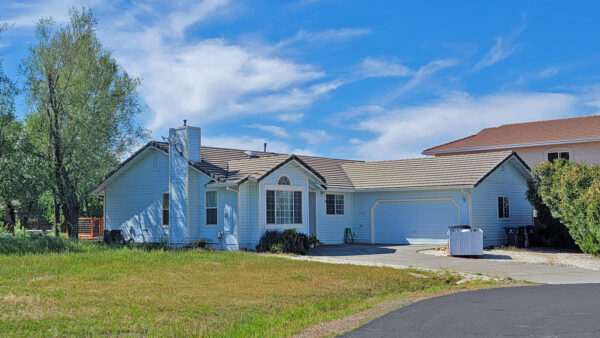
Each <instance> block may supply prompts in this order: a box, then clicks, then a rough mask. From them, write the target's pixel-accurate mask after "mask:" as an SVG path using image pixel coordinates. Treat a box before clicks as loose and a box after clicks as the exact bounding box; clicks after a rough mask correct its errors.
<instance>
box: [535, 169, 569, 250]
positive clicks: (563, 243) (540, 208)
mask: <svg viewBox="0 0 600 338" xmlns="http://www.w3.org/2000/svg"><path fill="white" fill-rule="evenodd" d="M532 175H533V179H531V180H529V181H528V182H527V186H528V190H527V199H528V200H529V202H530V203H531V205H533V207H534V208H535V210H536V212H537V223H536V225H535V232H536V234H537V235H538V238H539V242H538V245H546V246H553V247H562V248H564V247H568V248H575V247H576V244H575V242H574V241H573V238H571V235H570V234H569V230H568V229H567V227H566V226H565V225H564V224H562V222H561V221H560V220H559V219H558V218H555V217H552V213H551V212H550V209H549V208H548V206H547V205H546V204H545V203H544V201H543V200H542V197H541V196H540V194H539V193H538V190H539V189H540V187H545V186H546V185H543V184H542V183H540V180H542V179H544V178H545V177H546V176H545V175H546V174H542V173H541V172H536V171H534V172H532ZM530 240H531V239H530Z"/></svg>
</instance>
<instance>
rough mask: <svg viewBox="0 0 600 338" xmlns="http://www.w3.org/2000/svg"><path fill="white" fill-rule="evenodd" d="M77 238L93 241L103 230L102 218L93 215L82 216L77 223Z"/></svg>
mask: <svg viewBox="0 0 600 338" xmlns="http://www.w3.org/2000/svg"><path fill="white" fill-rule="evenodd" d="M78 228H79V229H78V230H79V239H82V240H88V241H95V240H96V239H97V237H98V236H102V233H103V232H104V219H102V218H95V217H83V218H80V219H79V223H78Z"/></svg>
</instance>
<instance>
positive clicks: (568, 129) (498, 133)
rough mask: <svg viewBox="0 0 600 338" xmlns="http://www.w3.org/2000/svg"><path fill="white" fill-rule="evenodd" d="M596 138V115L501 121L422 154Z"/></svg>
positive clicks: (599, 127)
mask: <svg viewBox="0 0 600 338" xmlns="http://www.w3.org/2000/svg"><path fill="white" fill-rule="evenodd" d="M590 139H600V115H592V116H585V117H572V118H566V119H557V120H546V121H538V122H526V123H515V124H505V125H501V126H499V127H493V128H485V129H483V130H481V131H480V132H478V133H477V134H475V135H471V136H468V137H465V138H462V139H458V140H455V141H452V142H448V143H445V144H442V145H439V146H436V147H432V148H429V149H426V150H424V151H423V154H424V155H434V154H442V153H451V152H461V151H469V150H486V149H500V148H504V149H510V148H514V146H526V145H542V144H553V143H568V142H569V141H574V142H577V141H585V140H590Z"/></svg>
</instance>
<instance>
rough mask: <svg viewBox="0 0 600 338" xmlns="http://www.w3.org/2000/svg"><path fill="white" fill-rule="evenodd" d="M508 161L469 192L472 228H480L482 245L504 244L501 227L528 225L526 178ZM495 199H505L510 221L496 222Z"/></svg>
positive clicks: (496, 200) (515, 161) (530, 213)
mask: <svg viewBox="0 0 600 338" xmlns="http://www.w3.org/2000/svg"><path fill="white" fill-rule="evenodd" d="M517 166H520V164H519V163H518V162H517V160H516V159H514V158H512V159H510V160H509V161H508V162H507V163H505V164H504V165H502V166H501V167H500V168H498V169H496V170H495V171H494V172H492V173H491V174H490V175H489V176H488V177H487V178H486V179H485V180H484V181H483V182H482V183H481V184H479V185H478V186H477V187H476V188H475V189H473V192H472V193H471V194H472V198H473V205H472V208H473V226H474V227H477V228H481V229H483V244H484V246H489V245H494V246H500V245H504V244H506V234H505V233H504V229H503V228H504V227H506V226H519V225H527V224H531V223H532V219H533V209H532V206H531V204H530V203H529V201H527V199H526V197H525V196H526V193H527V179H526V178H525V176H524V175H523V174H522V173H521V172H520V171H519V170H518V169H517ZM498 196H508V197H509V201H510V218H509V219H507V220H503V219H498Z"/></svg>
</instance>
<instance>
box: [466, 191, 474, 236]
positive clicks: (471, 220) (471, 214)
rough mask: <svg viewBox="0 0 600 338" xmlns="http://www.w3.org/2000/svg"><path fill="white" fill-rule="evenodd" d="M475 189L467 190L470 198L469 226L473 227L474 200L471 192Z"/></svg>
mask: <svg viewBox="0 0 600 338" xmlns="http://www.w3.org/2000/svg"><path fill="white" fill-rule="evenodd" d="M472 190H473V189H468V190H467V196H468V197H469V225H470V226H471V227H473V198H472V196H471V192H472Z"/></svg>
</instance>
